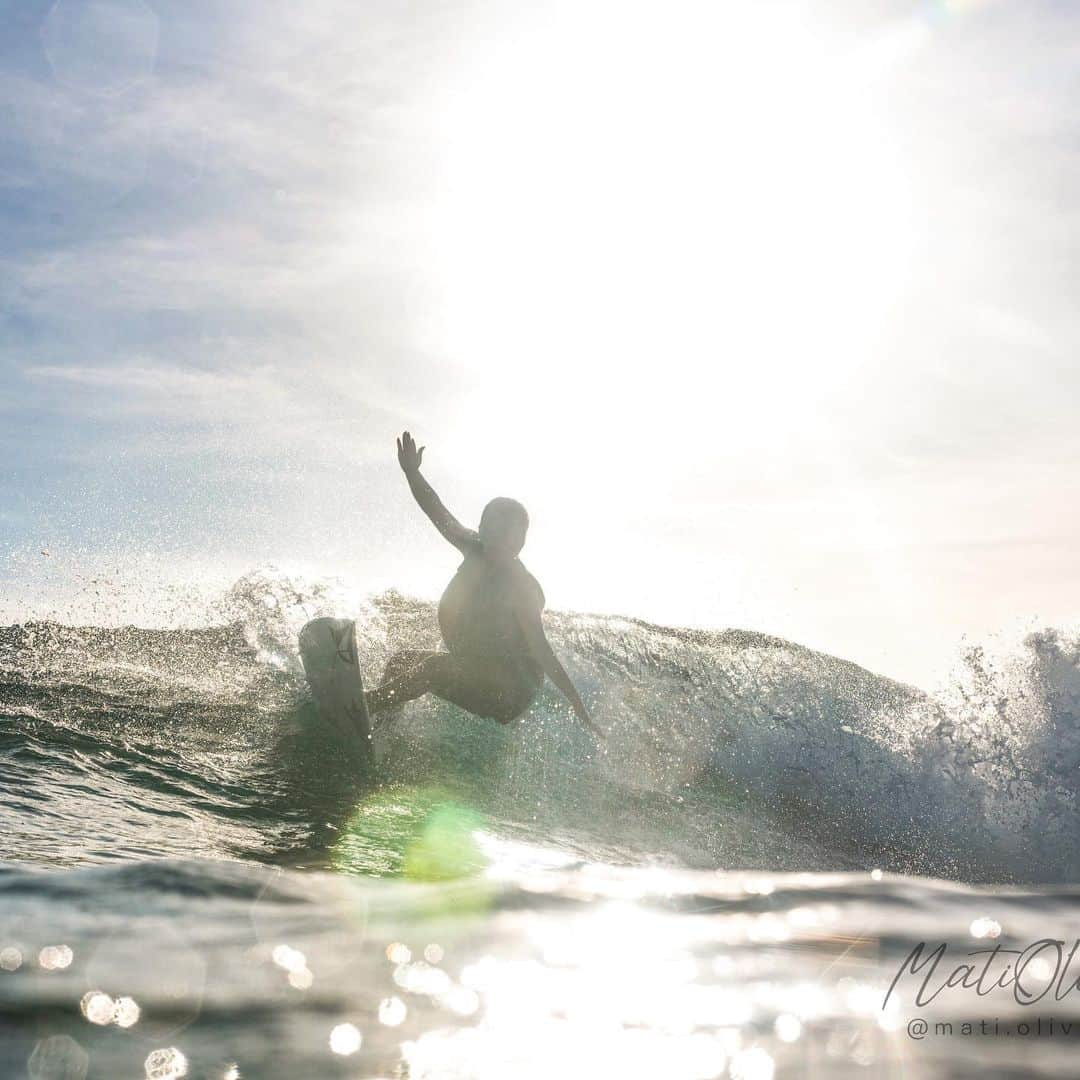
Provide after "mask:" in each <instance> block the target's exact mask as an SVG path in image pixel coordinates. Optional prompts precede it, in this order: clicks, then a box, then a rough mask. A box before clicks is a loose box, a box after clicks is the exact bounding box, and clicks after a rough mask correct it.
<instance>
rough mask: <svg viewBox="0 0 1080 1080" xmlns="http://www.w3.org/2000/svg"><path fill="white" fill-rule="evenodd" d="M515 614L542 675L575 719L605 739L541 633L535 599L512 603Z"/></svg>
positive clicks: (542, 630) (542, 629)
mask: <svg viewBox="0 0 1080 1080" xmlns="http://www.w3.org/2000/svg"><path fill="white" fill-rule="evenodd" d="M514 613H515V614H516V615H517V619H518V623H519V624H520V626H521V629H522V630H523V631H524V634H525V641H526V642H527V643H528V646H529V651H530V652H531V653H532V655H533V656H534V657H535V658H536V661H537V663H539V664H540V666H541V667H542V668H543V669H544V674H545V675H547V677H548V678H549V679H550V680H551V681H552V682H553V683H554V684H555V685H556V686H557V687H558V688H559V690H560V692H561V693H562V695H563V697H565V698H566V700H567V701H569V702H570V707H571V708H572V709H573V710H574V714H575V715H576V716H577V718H578V719H579V720H580V721H581V722H582V723H583V724H584V725H585V726H586V727H587V728H588V729H589V730H590V731H591V732H592V733H593V734H594V735H595V736H596V737H597V738H598V739H601V740H604V741H606V739H607V737H606V736H605V735H604V733H603V732H602V731H601V730H600V729H599V728H598V727H597V726H596V725H595V724H594V723H593V722H592V718H591V717H590V716H589V710H588V709H586V708H585V702H583V701H582V700H581V695H580V694H579V693H578V692H577V687H575V686H574V684H573V683H572V682H571V681H570V676H569V675H567V674H566V668H564V667H563V666H562V663H561V662H560V660H559V658H558V657H557V656H556V655H555V650H554V649H553V648H552V647H551V642H549V641H548V639H547V634H545V633H544V623H543V620H542V618H541V615H540V607H539V605H538V604H537V603H535V602H530V600H529V598H528V597H524V596H523V597H522V598H521V599H520V600H518V602H516V603H515V605H514Z"/></svg>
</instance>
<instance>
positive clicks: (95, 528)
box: [0, 0, 1080, 686]
mask: <svg viewBox="0 0 1080 1080" xmlns="http://www.w3.org/2000/svg"><path fill="white" fill-rule="evenodd" d="M1078 93H1080V7H1078V6H1077V5H1075V4H1072V3H1069V2H1060V0H1058V2H1055V0H937V2H933V3H929V2H919V3H915V2H907V0H895V2H894V0H860V2H858V3H856V2H855V0H845V2H836V0H833V2H829V3H826V2H825V0H819V2H805V0H804V2H791V0H786V2H774V0H755V2H754V3H752V4H751V3H734V2H731V3H724V4H716V3H715V2H705V0H672V2H669V3H665V4H659V3H655V2H650V3H645V2H641V0H630V2H624V3H618V4H616V3H613V2H609V0H575V2H573V3H570V2H565V0H530V2H529V3H525V2H523V0H517V2H510V0H504V2H495V0H490V2H488V0H466V2H465V3H458V4H454V5H450V4H443V3H437V2H433V0H414V2H412V3H410V4H399V3H394V4H391V3H384V2H367V3H364V4H356V3H354V2H346V0H309V2H306V3H304V4H296V3H293V2H284V0H260V3H259V4H249V5H239V4H235V3H231V2H230V3H226V2H224V0H183V2H181V0H57V2H55V3H48V2H38V0H0V590H2V592H3V594H4V602H3V603H0V610H2V613H3V614H4V616H5V617H7V618H17V617H28V616H29V615H30V614H33V613H34V610H33V604H34V603H35V601H34V599H33V598H34V597H35V596H44V595H46V594H48V595H49V596H50V598H51V599H50V601H49V602H50V603H52V604H54V605H55V604H56V603H58V601H57V597H58V596H60V595H62V594H63V592H64V590H65V589H67V590H69V591H71V590H73V589H76V588H77V587H78V588H85V582H86V581H88V580H93V581H102V580H107V581H108V582H109V583H110V586H109V587H110V588H115V589H116V590H117V592H116V594H115V596H113V598H112V600H109V599H108V598H107V599H106V601H105V602H104V603H105V606H106V607H108V604H109V603H113V604H114V612H113V614H114V617H117V618H119V617H120V614H119V613H120V612H121V611H122V609H123V603H122V598H121V596H120V593H121V592H122V591H123V589H124V588H125V587H127V586H131V584H132V583H135V585H136V586H137V587H138V588H139V589H141V590H143V591H144V592H145V591H146V590H148V589H149V590H152V589H153V588H154V587H155V585H157V584H163V585H165V584H168V585H170V586H179V587H182V586H184V584H185V583H188V584H190V585H192V586H194V584H196V583H200V584H204V585H205V584H206V583H215V587H216V583H219V582H222V583H228V581H230V580H233V579H235V578H236V577H238V576H239V575H241V574H243V573H245V572H247V571H250V570H252V569H255V568H258V567H261V566H266V565H270V564H273V565H276V566H279V567H284V568H286V569H288V570H289V571H290V572H292V571H293V570H295V572H296V573H298V574H299V573H303V574H307V575H313V576H315V577H318V576H320V575H337V576H340V577H341V578H343V579H346V580H348V581H350V582H352V583H353V584H354V585H356V586H357V587H358V588H361V589H368V588H370V589H372V590H376V589H382V588H385V587H387V586H391V585H392V586H395V587H397V588H399V589H401V590H403V591H406V592H411V593H415V594H418V595H424V596H432V597H434V596H437V595H438V593H439V590H440V588H441V587H442V585H443V584H444V583H445V581H446V580H447V579H448V577H449V575H450V573H451V572H452V571H453V569H454V565H455V560H454V558H453V555H454V553H453V552H452V551H451V550H449V549H445V550H444V546H441V541H440V540H439V538H438V537H437V536H436V535H435V534H434V532H433V531H432V530H431V529H430V528H429V527H428V526H427V525H426V523H425V522H424V521H423V519H422V517H421V516H420V514H419V511H418V510H417V509H416V508H415V507H414V506H413V505H412V503H411V501H410V499H409V496H408V490H407V488H406V486H405V484H404V482H403V480H402V478H401V475H400V472H399V471H398V468H397V464H396V461H395V455H394V437H395V435H396V434H397V433H398V432H399V431H401V430H402V429H405V428H408V429H409V430H411V431H412V432H413V433H414V434H415V435H416V436H417V438H418V441H419V442H421V443H423V444H426V446H427V451H426V453H425V472H426V475H427V476H428V477H429V479H430V480H431V482H432V483H433V484H434V486H435V487H436V489H437V490H438V491H439V492H440V493H441V494H442V496H443V498H444V500H445V501H446V502H447V503H448V504H449V506H450V508H451V509H452V510H454V511H455V512H456V513H457V514H458V515H459V516H460V517H461V518H462V519H463V520H465V521H466V522H467V523H475V522H476V521H477V520H478V518H479V513H480V510H481V508H482V507H483V505H484V503H485V502H486V500H487V499H488V498H490V497H492V496H494V495H512V496H516V497H518V498H520V499H521V500H522V501H524V502H525V504H526V505H527V506H528V508H529V510H530V513H531V516H532V521H533V525H532V530H531V534H530V539H529V543H528V546H527V548H526V550H525V552H524V553H523V558H524V559H525V561H526V563H527V565H528V566H529V567H530V569H532V570H533V572H534V573H535V574H536V575H537V576H538V577H539V579H540V580H541V582H542V584H543V586H544V589H545V592H546V594H547V597H548V602H549V605H550V606H551V607H553V608H556V609H576V610H584V611H600V612H613V613H619V614H625V615H634V616H639V617H642V618H647V619H651V620H654V621H658V622H661V623H666V624H672V625H695V626H706V627H726V626H739V627H746V628H750V629H757V630H762V631H766V632H769V633H772V634H777V635H780V636H783V637H788V638H791V639H794V640H796V641H799V642H802V643H804V644H807V645H810V646H812V647H815V648H819V649H823V650H825V651H828V652H832V653H834V654H837V655H840V656H843V657H845V658H848V659H852V660H855V661H856V662H858V663H861V664H863V665H865V666H867V667H870V668H871V669H873V670H875V671H879V672H881V673H883V674H887V675H891V676H894V677H896V678H900V679H903V680H905V681H910V682H914V683H917V684H919V685H924V686H926V685H929V684H930V683H931V682H932V681H933V680H934V679H935V678H936V677H937V675H938V674H939V673H940V672H941V670H942V668H943V665H947V664H948V663H950V662H951V660H952V659H954V658H955V655H956V653H957V650H958V649H959V648H960V647H961V644H962V642H963V641H964V640H965V638H966V639H967V640H972V639H974V638H978V637H979V636H980V635H986V634H993V633H996V632H998V631H1001V630H1002V629H1003V628H1006V627H1009V626H1014V625H1033V624H1039V625H1043V624H1051V625H1057V624H1061V623H1062V622H1067V621H1070V620H1072V619H1074V618H1075V617H1076V616H1077V615H1078V614H1080V563H1078V561H1077V559H1076V552H1077V551H1078V550H1080V470H1078V467H1077V466H1078V464H1080V460H1078V459H1080V435H1078V433H1077V432H1078V426H1077V422H1076V419H1077V414H1078V406H1080V364H1078V363H1077V360H1076V357H1077V355H1078V350H1077V346H1078V344H1080V313H1078V309H1077V307H1076V304H1075V296H1076V287H1077V274H1078V272H1080V127H1078V124H1077V121H1076V109H1075V103H1076V101H1077V100H1078ZM43 553H47V554H43ZM80 582H81V583H83V584H82V585H79V584H78V583H80ZM125 583H126V585H125ZM99 614H101V613H100V612H99ZM107 614H108V613H107V612H105V613H104V614H103V615H102V617H106V616H107Z"/></svg>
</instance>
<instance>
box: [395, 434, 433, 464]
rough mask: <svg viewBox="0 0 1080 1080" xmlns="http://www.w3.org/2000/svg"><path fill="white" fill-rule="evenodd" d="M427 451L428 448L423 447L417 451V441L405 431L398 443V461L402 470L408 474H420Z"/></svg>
mask: <svg viewBox="0 0 1080 1080" xmlns="http://www.w3.org/2000/svg"><path fill="white" fill-rule="evenodd" d="M425 449H426V447H423V446H421V447H420V449H419V450H417V449H416V441H415V440H414V439H413V437H412V436H411V435H410V434H409V433H408V432H407V431H403V432H402V433H401V437H400V438H399V439H398V441H397V459H398V464H399V465H400V466H401V468H402V470H403V471H404V472H406V473H411V472H418V471H419V469H420V463H421V462H422V461H423V460H424V450H425Z"/></svg>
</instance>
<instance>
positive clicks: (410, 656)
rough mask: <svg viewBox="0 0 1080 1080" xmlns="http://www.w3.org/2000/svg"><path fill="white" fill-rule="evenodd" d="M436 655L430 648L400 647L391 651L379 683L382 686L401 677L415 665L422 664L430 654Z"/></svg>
mask: <svg viewBox="0 0 1080 1080" xmlns="http://www.w3.org/2000/svg"><path fill="white" fill-rule="evenodd" d="M434 655H435V653H433V652H432V651H431V650H430V649H398V651H397V652H395V653H391V654H390V659H389V660H387V661H386V667H385V668H384V669H383V674H382V682H381V683H380V684H379V685H380V686H382V685H384V684H385V683H388V682H393V681H394V680H395V679H399V678H401V676H402V675H404V674H405V673H406V672H408V671H411V670H412V669H413V668H414V667H417V666H418V665H420V664H422V663H423V662H424V661H425V660H426V659H427V658H428V657H429V656H434Z"/></svg>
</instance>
